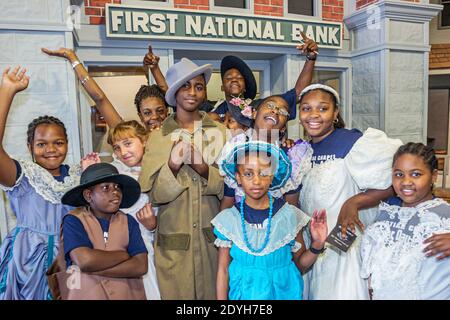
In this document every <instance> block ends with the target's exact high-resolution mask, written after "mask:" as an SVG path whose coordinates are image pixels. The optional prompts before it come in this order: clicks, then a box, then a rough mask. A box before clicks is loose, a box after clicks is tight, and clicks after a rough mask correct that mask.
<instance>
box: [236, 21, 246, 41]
mask: <svg viewBox="0 0 450 320" xmlns="http://www.w3.org/2000/svg"><path fill="white" fill-rule="evenodd" d="M234 35H235V37H236V38H245V37H246V36H247V21H245V20H244V19H236V20H234Z"/></svg>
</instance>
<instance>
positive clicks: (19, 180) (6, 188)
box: [0, 170, 24, 192]
mask: <svg viewBox="0 0 450 320" xmlns="http://www.w3.org/2000/svg"><path fill="white" fill-rule="evenodd" d="M23 175H24V174H23V170H22V172H21V173H20V176H19V178H17V180H16V183H15V184H14V185H13V186H12V187H7V186H4V185H1V184H0V189H1V190H3V191H5V192H7V191H12V190H13V189H14V188H15V187H17V186H18V185H19V184H20V182H21V181H22V179H23Z"/></svg>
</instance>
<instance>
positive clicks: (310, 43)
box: [295, 32, 319, 96]
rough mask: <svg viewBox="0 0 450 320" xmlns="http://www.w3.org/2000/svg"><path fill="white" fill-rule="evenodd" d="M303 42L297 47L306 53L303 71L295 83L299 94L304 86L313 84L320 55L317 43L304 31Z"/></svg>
mask: <svg viewBox="0 0 450 320" xmlns="http://www.w3.org/2000/svg"><path fill="white" fill-rule="evenodd" d="M301 34H302V38H303V42H304V43H303V44H301V45H298V46H297V49H298V50H299V51H300V52H301V53H302V54H303V55H306V62H305V64H304V65H303V69H302V72H301V73H300V74H299V76H298V78H297V82H296V83H295V92H296V93H297V96H298V95H299V94H300V92H302V90H303V89H304V88H306V87H307V86H309V85H310V84H311V81H312V78H313V74H314V66H315V64H316V58H317V55H318V49H319V47H318V46H317V43H316V42H315V41H314V40H312V39H309V38H308V37H306V35H305V34H304V33H303V32H302V33H301Z"/></svg>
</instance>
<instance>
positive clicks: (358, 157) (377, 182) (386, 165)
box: [344, 128, 402, 190]
mask: <svg viewBox="0 0 450 320" xmlns="http://www.w3.org/2000/svg"><path fill="white" fill-rule="evenodd" d="M401 145H402V141H401V140H400V139H390V138H388V137H387V136H386V134H385V133H384V132H383V131H380V130H377V129H373V128H369V129H367V130H366V132H364V134H363V136H362V137H361V138H360V139H358V141H356V143H355V144H354V145H353V148H352V149H351V150H350V152H349V153H348V154H347V156H346V157H345V159H344V162H345V165H346V167H347V169H348V171H349V172H350V175H351V176H352V178H353V180H354V181H355V182H356V184H357V185H358V187H359V189H361V190H365V189H380V190H381V189H387V188H388V187H389V186H390V185H391V184H392V178H391V175H392V158H393V155H394V153H395V152H396V151H397V149H398V148H399V147H400V146H401Z"/></svg>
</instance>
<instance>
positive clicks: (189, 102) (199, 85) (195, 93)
mask: <svg viewBox="0 0 450 320" xmlns="http://www.w3.org/2000/svg"><path fill="white" fill-rule="evenodd" d="M175 99H176V101H177V110H178V108H180V109H182V110H184V111H187V112H193V111H196V110H198V108H199V107H200V105H201V104H202V103H203V101H205V99H206V82H205V77H204V76H203V74H201V75H198V76H196V77H195V78H192V79H191V80H189V81H187V82H186V83H184V84H183V85H182V86H181V87H180V89H178V91H177V93H176V94H175Z"/></svg>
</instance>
